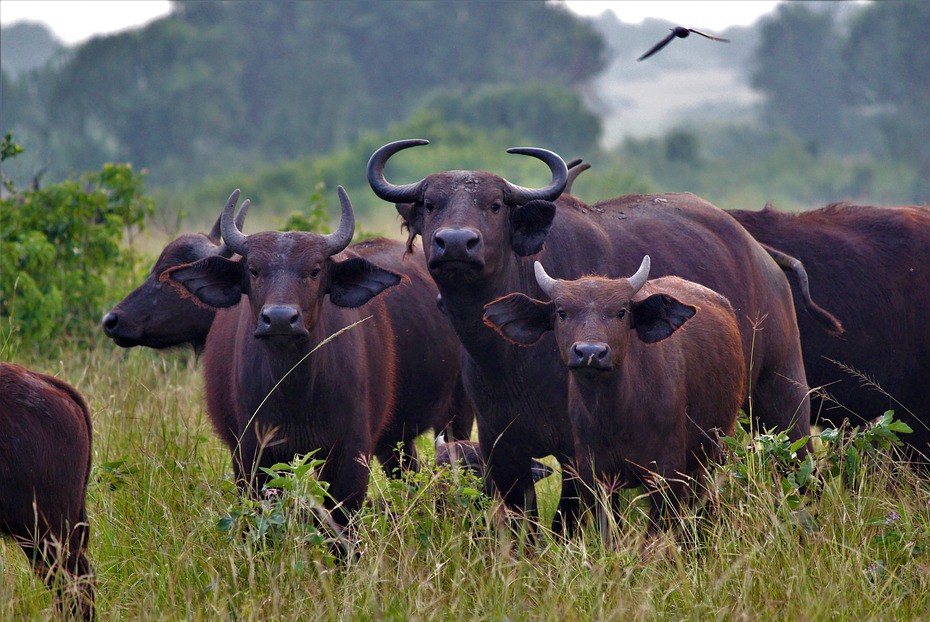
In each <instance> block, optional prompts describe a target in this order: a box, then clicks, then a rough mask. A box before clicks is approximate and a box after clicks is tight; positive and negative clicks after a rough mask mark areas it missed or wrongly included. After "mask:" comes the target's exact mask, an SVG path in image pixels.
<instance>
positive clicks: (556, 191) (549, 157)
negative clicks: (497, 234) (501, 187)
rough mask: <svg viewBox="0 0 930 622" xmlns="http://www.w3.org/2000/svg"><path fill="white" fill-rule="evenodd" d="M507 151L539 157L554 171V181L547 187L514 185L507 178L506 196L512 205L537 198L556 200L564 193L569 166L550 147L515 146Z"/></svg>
mask: <svg viewBox="0 0 930 622" xmlns="http://www.w3.org/2000/svg"><path fill="white" fill-rule="evenodd" d="M507 153H516V154H519V155H528V156H532V157H534V158H539V159H540V160H542V161H543V162H545V163H546V164H547V165H548V166H549V170H550V171H552V181H550V182H549V185H548V186H546V187H545V188H524V187H523V186H517V185H514V184H512V183H510V182H509V181H507V180H506V179H505V180H504V183H505V184H506V195H505V197H506V200H507V202H508V203H510V204H511V205H523V204H524V203H529V202H530V201H535V200H537V199H540V200H543V201H554V200H556V199H557V198H558V197H559V195H561V194H562V191H563V190H564V189H565V184H566V183H568V167H566V166H565V162H564V161H563V160H562V158H560V157H559V156H558V155H557V154H555V153H552V152H551V151H549V150H548V149H539V148H536V147H514V148H511V149H508V150H507Z"/></svg>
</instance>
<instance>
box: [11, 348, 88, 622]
mask: <svg viewBox="0 0 930 622" xmlns="http://www.w3.org/2000/svg"><path fill="white" fill-rule="evenodd" d="M90 448H91V428H90V413H89V412H88V410H87V404H85V403H84V398H82V397H81V395H80V393H78V392H77V391H76V390H74V388H72V387H71V386H69V385H68V384H66V383H64V382H62V381H61V380H58V379H57V378H54V377H52V376H46V375H45V374H39V373H36V372H33V371H30V370H28V369H26V368H25V367H21V366H19V365H13V364H10V363H0V533H2V534H7V535H10V536H12V537H13V538H14V539H15V540H16V543H17V544H19V546H20V547H21V548H22V550H23V552H24V553H25V554H26V556H27V557H29V559H30V560H32V563H33V566H34V568H35V572H36V574H37V575H38V576H39V577H41V578H42V579H44V580H45V581H46V582H47V583H48V585H49V587H50V588H53V589H55V590H56V591H57V593H58V600H59V607H60V608H61V609H62V610H64V608H65V607H67V608H68V609H70V612H71V614H72V615H75V616H77V617H81V618H83V619H85V620H90V619H92V618H93V617H94V575H93V571H92V570H91V567H90V563H89V562H88V561H87V557H86V556H85V554H84V551H85V549H86V548H87V543H88V539H89V536H90V528H89V526H88V523H87V512H86V511H85V495H86V493H87V478H88V476H89V475H90V461H91V451H90Z"/></svg>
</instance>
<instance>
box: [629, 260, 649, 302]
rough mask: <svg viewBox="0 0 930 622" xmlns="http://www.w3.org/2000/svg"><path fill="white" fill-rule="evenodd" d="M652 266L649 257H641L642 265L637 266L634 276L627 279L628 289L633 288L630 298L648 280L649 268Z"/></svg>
mask: <svg viewBox="0 0 930 622" xmlns="http://www.w3.org/2000/svg"><path fill="white" fill-rule="evenodd" d="M650 266H652V262H651V260H650V259H649V255H646V256H644V257H643V263H641V264H640V265H639V270H637V271H636V274H634V275H633V276H631V277H630V278H629V279H627V280H628V281H629V283H630V287H632V288H633V291H632V293H630V296H633V295H634V294H636V292H638V291H639V290H641V289H642V288H643V285H645V284H646V281H648V280H649V268H650Z"/></svg>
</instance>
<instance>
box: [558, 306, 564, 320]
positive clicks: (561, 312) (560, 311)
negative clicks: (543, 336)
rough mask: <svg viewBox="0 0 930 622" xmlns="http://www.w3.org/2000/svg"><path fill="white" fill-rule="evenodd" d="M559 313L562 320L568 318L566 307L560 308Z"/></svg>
mask: <svg viewBox="0 0 930 622" xmlns="http://www.w3.org/2000/svg"><path fill="white" fill-rule="evenodd" d="M557 313H558V315H559V319H560V320H564V319H565V318H566V315H565V309H559V310H558V311H557Z"/></svg>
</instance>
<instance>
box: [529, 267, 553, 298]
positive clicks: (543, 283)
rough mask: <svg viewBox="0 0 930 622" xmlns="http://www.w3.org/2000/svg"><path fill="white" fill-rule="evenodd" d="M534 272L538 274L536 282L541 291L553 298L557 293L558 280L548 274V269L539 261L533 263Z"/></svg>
mask: <svg viewBox="0 0 930 622" xmlns="http://www.w3.org/2000/svg"><path fill="white" fill-rule="evenodd" d="M533 272H535V273H536V282H537V283H539V289H541V290H543V293H544V294H545V295H547V296H549V298H552V295H553V293H554V292H555V283H556V280H555V279H554V278H552V277H551V276H549V275H548V274H546V269H545V268H543V266H542V264H541V263H539V262H538V261H537V262H534V263H533Z"/></svg>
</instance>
